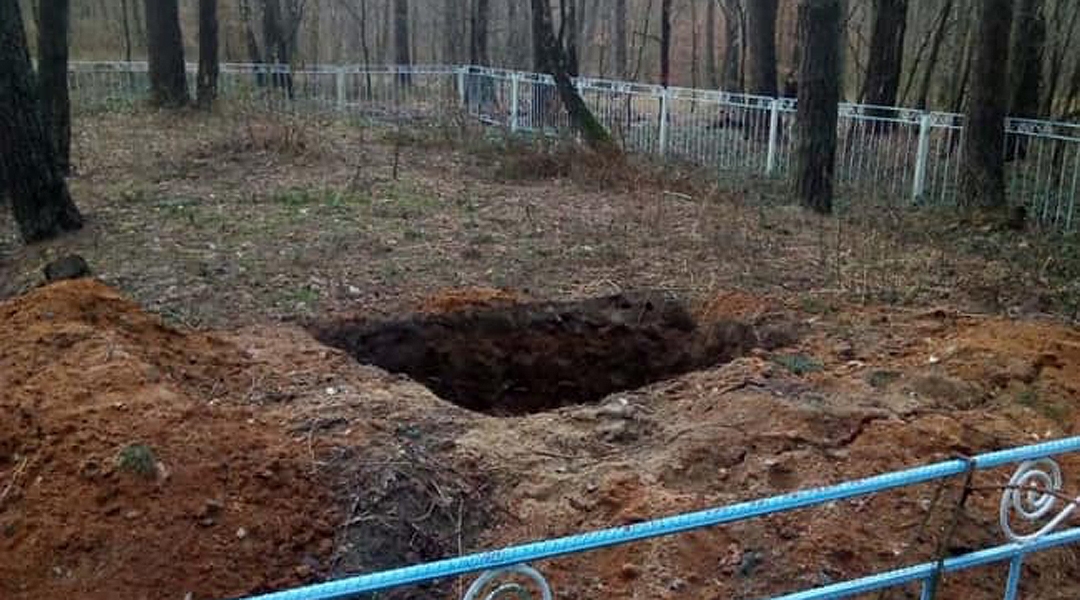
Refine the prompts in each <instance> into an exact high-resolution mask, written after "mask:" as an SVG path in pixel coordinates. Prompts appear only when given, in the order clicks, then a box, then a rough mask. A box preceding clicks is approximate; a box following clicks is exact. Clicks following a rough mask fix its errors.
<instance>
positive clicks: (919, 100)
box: [915, 0, 953, 110]
mask: <svg viewBox="0 0 1080 600" xmlns="http://www.w3.org/2000/svg"><path fill="white" fill-rule="evenodd" d="M952 9H953V0H945V4H944V5H942V7H941V15H940V17H939V19H938V22H937V25H936V26H935V27H934V33H933V37H932V39H931V41H930V54H929V56H928V57H927V59H926V68H925V69H924V70H923V74H922V78H921V79H919V88H918V90H917V92H916V94H915V108H918V109H920V110H926V107H927V106H928V103H929V100H930V82H931V81H932V80H933V77H934V71H935V70H936V69H937V64H938V58H939V57H940V56H941V45H942V42H944V41H945V32H946V31H948V29H949V19H950V18H951V17H952Z"/></svg>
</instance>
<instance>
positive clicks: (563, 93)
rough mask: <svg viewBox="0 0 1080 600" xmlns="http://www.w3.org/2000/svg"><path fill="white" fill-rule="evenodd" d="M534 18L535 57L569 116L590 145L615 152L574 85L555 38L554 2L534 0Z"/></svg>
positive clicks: (563, 55)
mask: <svg viewBox="0 0 1080 600" xmlns="http://www.w3.org/2000/svg"><path fill="white" fill-rule="evenodd" d="M532 17H533V38H534V40H535V42H536V58H537V60H538V62H539V63H540V66H541V67H542V68H541V70H542V71H543V72H546V73H549V74H551V76H552V77H553V78H554V79H555V87H556V88H557V89H558V91H559V98H561V99H562V103H563V106H565V107H566V112H567V114H569V115H570V122H571V123H573V124H574V127H575V128H576V129H577V130H578V132H580V133H581V136H582V138H584V140H585V143H587V144H588V145H589V146H591V147H593V148H595V149H598V150H602V151H606V152H613V151H616V148H615V144H614V142H613V140H612V139H611V135H610V134H608V132H607V130H605V129H604V126H603V125H601V124H600V122H599V121H597V120H596V117H594V116H593V114H592V111H590V110H589V107H588V106H586V105H585V101H584V100H582V99H581V96H579V95H578V92H577V88H576V87H574V82H573V80H572V79H571V78H570V66H569V64H568V62H569V59H568V58H567V55H566V51H565V50H564V49H563V48H562V46H561V45H560V44H559V42H558V40H557V39H556V38H555V26H554V25H553V24H552V22H551V5H550V4H549V3H548V0H532Z"/></svg>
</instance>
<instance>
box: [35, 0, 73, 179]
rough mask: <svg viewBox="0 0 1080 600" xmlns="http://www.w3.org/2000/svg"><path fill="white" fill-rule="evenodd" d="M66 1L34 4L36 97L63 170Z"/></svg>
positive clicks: (66, 164)
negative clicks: (36, 9)
mask: <svg viewBox="0 0 1080 600" xmlns="http://www.w3.org/2000/svg"><path fill="white" fill-rule="evenodd" d="M70 15H71V4H70V0H41V2H40V3H39V4H38V40H37V42H38V97H39V98H41V102H42V107H43V117H44V120H45V125H46V127H47V128H48V131H49V137H50V139H52V143H53V148H55V149H56V160H57V164H58V165H59V166H60V170H61V171H62V172H63V173H65V174H66V173H68V172H69V171H70V169H71V101H70V100H69V98H68V27H69V23H70Z"/></svg>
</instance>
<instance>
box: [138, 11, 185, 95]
mask: <svg viewBox="0 0 1080 600" xmlns="http://www.w3.org/2000/svg"><path fill="white" fill-rule="evenodd" d="M146 38H147V39H146V51H147V58H148V59H149V64H150V96H151V101H152V102H153V103H154V104H156V105H158V106H165V107H172V108H176V107H180V106H184V105H185V104H187V102H188V89H187V71H186V68H185V66H184V41H183V38H182V37H181V35H180V15H179V9H178V7H177V0H146Z"/></svg>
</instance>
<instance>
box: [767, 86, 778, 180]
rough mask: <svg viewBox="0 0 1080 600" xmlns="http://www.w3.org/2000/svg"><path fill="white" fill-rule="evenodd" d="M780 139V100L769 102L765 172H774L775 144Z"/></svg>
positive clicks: (769, 173) (770, 173)
mask: <svg viewBox="0 0 1080 600" xmlns="http://www.w3.org/2000/svg"><path fill="white" fill-rule="evenodd" d="M779 140H780V100H779V99H778V98H773V99H772V101H770V102H769V153H768V155H767V156H766V158H765V174H766V175H769V176H772V175H773V174H775V173H776V145H777V143H778V142H779Z"/></svg>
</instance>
